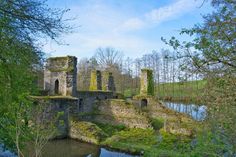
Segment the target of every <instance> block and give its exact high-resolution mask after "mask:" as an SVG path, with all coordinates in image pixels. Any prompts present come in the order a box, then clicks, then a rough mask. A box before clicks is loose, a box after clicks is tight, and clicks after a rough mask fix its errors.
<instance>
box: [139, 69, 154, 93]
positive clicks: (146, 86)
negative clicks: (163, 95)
mask: <svg viewBox="0 0 236 157" xmlns="http://www.w3.org/2000/svg"><path fill="white" fill-rule="evenodd" d="M140 81H141V82H140V83H141V87H140V95H154V81H153V73H152V70H151V69H141V80H140Z"/></svg>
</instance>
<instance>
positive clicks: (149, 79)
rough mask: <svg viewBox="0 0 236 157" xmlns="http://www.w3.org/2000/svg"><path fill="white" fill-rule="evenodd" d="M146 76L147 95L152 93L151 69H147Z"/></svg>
mask: <svg viewBox="0 0 236 157" xmlns="http://www.w3.org/2000/svg"><path fill="white" fill-rule="evenodd" d="M147 76H148V91H147V94H148V95H152V96H153V95H154V80H153V73H152V70H148V71H147Z"/></svg>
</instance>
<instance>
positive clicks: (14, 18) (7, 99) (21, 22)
mask: <svg viewBox="0 0 236 157" xmlns="http://www.w3.org/2000/svg"><path fill="white" fill-rule="evenodd" d="M65 12H67V10H58V9H51V8H48V7H47V5H46V4H45V1H37V0H0V115H1V116H0V143H4V145H5V146H6V147H7V148H9V149H11V150H13V151H15V152H16V153H17V155H18V156H23V154H22V148H23V145H24V144H25V141H29V140H30V136H31V134H30V133H31V131H30V128H29V125H28V124H29V123H28V121H29V120H30V119H31V116H34V115H31V112H30V111H31V109H32V101H31V100H30V99H29V95H32V94H36V93H37V92H38V89H37V84H36V83H35V82H36V80H37V76H38V73H39V72H40V71H41V70H42V65H43V59H44V57H43V56H44V54H43V52H41V49H40V47H38V45H39V40H40V39H42V37H44V38H51V39H53V40H55V39H56V38H57V37H59V36H60V35H61V34H62V33H67V32H69V27H68V26H67V25H66V24H65V23H64V21H63V19H62V17H63V15H64V13H65ZM36 156H37V154H36Z"/></svg>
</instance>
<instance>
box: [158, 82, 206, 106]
mask: <svg viewBox="0 0 236 157" xmlns="http://www.w3.org/2000/svg"><path fill="white" fill-rule="evenodd" d="M206 83H207V82H206V80H199V81H187V82H177V83H163V84H159V85H157V86H156V89H155V91H156V96H157V97H158V98H159V99H161V100H168V101H181V102H194V103H201V102H202V99H201V96H202V95H203V91H204V88H205V85H206Z"/></svg>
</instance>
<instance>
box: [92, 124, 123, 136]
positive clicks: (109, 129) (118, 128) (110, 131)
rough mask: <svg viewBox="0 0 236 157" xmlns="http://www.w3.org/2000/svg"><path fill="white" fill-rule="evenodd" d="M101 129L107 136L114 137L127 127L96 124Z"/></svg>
mask: <svg viewBox="0 0 236 157" xmlns="http://www.w3.org/2000/svg"><path fill="white" fill-rule="evenodd" d="M94 123H95V124H96V125H97V126H98V127H99V128H101V129H102V130H103V131H104V132H105V133H106V134H107V135H109V136H112V135H114V134H115V133H117V132H119V131H122V130H125V129H126V126H125V125H111V124H107V123H106V124H104V123H98V122H94Z"/></svg>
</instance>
